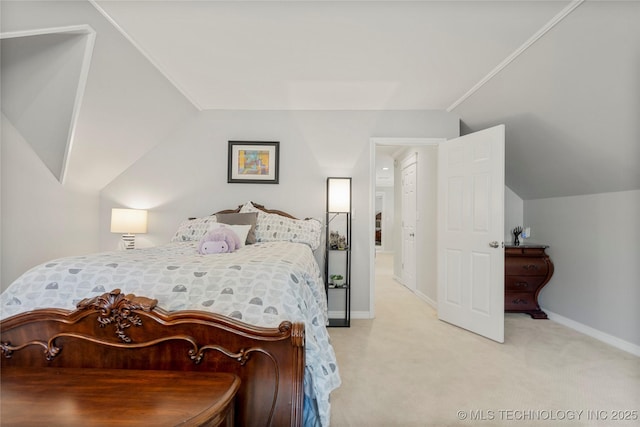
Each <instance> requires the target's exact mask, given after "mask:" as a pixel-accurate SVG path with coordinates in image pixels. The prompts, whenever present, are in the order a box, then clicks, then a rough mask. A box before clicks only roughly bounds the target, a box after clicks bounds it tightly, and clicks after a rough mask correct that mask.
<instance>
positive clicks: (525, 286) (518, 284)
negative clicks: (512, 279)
mask: <svg viewBox="0 0 640 427" xmlns="http://www.w3.org/2000/svg"><path fill="white" fill-rule="evenodd" d="M515 286H516V287H520V286H521V287H523V288H527V287H529V284H528V283H527V282H516V283H515Z"/></svg>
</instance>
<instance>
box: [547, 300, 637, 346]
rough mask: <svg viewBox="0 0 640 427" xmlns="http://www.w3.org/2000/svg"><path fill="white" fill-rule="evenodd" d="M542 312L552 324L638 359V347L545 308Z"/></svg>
mask: <svg viewBox="0 0 640 427" xmlns="http://www.w3.org/2000/svg"><path fill="white" fill-rule="evenodd" d="M542 310H543V311H544V312H545V313H547V316H548V317H549V319H550V320H553V321H554V322H557V323H560V324H561V325H564V326H566V327H568V328H571V329H574V330H576V331H578V332H582V333H583V334H585V335H588V336H590V337H591V338H595V339H597V340H598V341H602V342H604V343H607V344H609V345H611V346H613V347H615V348H618V349H620V350H623V351H626V352H627V353H631V354H633V355H634V356H638V357H640V346H639V345H636V344H633V343H630V342H628V341H625V340H623V339H620V338H618V337H614V336H613V335H609V334H607V333H605V332H602V331H599V330H597V329H594V328H592V327H591V326H587V325H585V324H583V323H580V322H576V321H575V320H571V319H569V318H566V317H564V316H561V315H559V314H556V313H554V312H552V311H549V310H547V309H546V308H542Z"/></svg>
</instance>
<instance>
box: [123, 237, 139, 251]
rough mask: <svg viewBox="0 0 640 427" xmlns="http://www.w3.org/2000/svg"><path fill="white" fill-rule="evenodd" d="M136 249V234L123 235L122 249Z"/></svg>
mask: <svg viewBox="0 0 640 427" xmlns="http://www.w3.org/2000/svg"><path fill="white" fill-rule="evenodd" d="M135 248H136V236H135V234H123V235H122V240H121V241H120V249H125V250H128V249H135Z"/></svg>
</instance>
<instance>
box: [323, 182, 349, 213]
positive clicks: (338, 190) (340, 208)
mask: <svg viewBox="0 0 640 427" xmlns="http://www.w3.org/2000/svg"><path fill="white" fill-rule="evenodd" d="M327 211H328V212H351V178H327Z"/></svg>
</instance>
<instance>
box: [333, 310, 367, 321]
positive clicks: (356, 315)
mask: <svg viewBox="0 0 640 427" xmlns="http://www.w3.org/2000/svg"><path fill="white" fill-rule="evenodd" d="M329 317H330V318H344V311H330V312H329ZM351 318H352V319H372V317H371V313H370V312H368V311H352V312H351Z"/></svg>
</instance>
